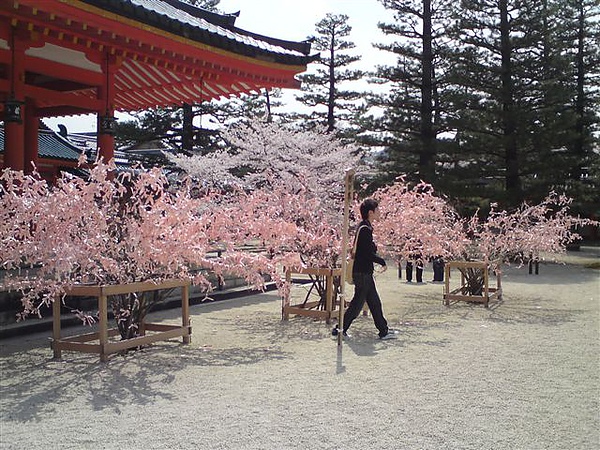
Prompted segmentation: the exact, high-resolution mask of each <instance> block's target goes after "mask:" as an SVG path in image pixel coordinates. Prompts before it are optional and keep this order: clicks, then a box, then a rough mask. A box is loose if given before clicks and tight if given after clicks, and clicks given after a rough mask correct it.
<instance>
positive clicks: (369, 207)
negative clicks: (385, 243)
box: [332, 198, 396, 339]
mask: <svg viewBox="0 0 600 450" xmlns="http://www.w3.org/2000/svg"><path fill="white" fill-rule="evenodd" d="M377 207H378V203H377V201H376V200H374V199H371V198H368V199H366V200H365V201H363V202H362V204H361V205H360V215H361V217H362V222H360V224H359V225H358V228H357V235H356V237H355V239H356V254H355V255H354V266H353V268H352V279H353V281H354V297H353V298H352V301H351V302H350V305H349V306H348V309H347V310H346V313H345V314H344V329H343V333H344V336H346V337H348V329H349V328H350V325H352V322H353V321H354V319H356V317H358V314H359V313H360V311H361V310H362V308H363V306H364V304H365V302H367V305H369V309H370V310H371V315H372V316H373V321H374V322H375V326H376V327H377V330H378V331H379V338H380V339H395V338H396V334H395V333H396V332H395V331H394V330H391V329H390V328H388V323H387V320H385V317H384V316H383V308H382V306H381V299H380V298H379V294H378V293H377V288H376V287H375V279H374V278H373V270H374V267H373V263H377V264H379V265H381V266H382V267H383V270H384V271H385V270H386V269H387V266H386V263H385V261H384V260H383V258H381V257H380V256H379V255H377V246H376V245H375V242H373V225H372V223H373V221H375V220H378V219H379V210H378V209H377ZM338 333H339V329H338V327H337V326H336V327H335V328H334V329H333V332H332V334H333V335H334V336H336V335H337V334H338Z"/></svg>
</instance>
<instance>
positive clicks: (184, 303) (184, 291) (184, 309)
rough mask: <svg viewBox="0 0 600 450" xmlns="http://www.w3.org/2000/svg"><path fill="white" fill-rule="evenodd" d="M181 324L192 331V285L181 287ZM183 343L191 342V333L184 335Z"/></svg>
mask: <svg viewBox="0 0 600 450" xmlns="http://www.w3.org/2000/svg"><path fill="white" fill-rule="evenodd" d="M181 325H182V326H183V327H184V328H186V327H187V330H188V333H189V332H190V285H189V284H186V285H185V286H183V287H182V288H181ZM183 343H184V344H189V343H190V335H189V334H187V335H184V336H183Z"/></svg>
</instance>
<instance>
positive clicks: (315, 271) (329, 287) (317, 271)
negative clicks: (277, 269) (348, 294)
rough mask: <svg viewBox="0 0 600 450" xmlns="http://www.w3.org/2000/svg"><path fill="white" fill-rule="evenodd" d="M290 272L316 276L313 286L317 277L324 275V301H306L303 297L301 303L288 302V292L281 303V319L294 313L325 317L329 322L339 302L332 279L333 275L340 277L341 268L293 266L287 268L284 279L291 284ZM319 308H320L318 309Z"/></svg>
mask: <svg viewBox="0 0 600 450" xmlns="http://www.w3.org/2000/svg"><path fill="white" fill-rule="evenodd" d="M292 274H303V275H309V276H311V278H312V277H313V276H314V277H317V279H316V280H312V283H313V286H314V285H315V283H316V282H317V281H318V278H319V277H325V302H324V304H323V301H322V300H318V301H310V302H309V301H308V297H307V299H305V301H304V302H303V303H298V304H294V305H292V304H290V298H289V293H288V296H287V297H286V298H284V299H283V305H282V317H283V320H289V318H290V314H296V315H299V316H308V317H314V318H316V319H321V320H322V319H325V322H326V323H329V322H330V321H331V319H332V318H333V317H337V311H338V308H339V302H338V301H337V300H336V298H335V297H337V295H336V293H335V290H334V283H333V279H334V278H335V277H338V278H339V277H341V275H342V269H328V268H317V267H293V268H288V269H286V271H285V279H286V281H287V283H288V284H290V285H291V282H292ZM319 308H320V309H319Z"/></svg>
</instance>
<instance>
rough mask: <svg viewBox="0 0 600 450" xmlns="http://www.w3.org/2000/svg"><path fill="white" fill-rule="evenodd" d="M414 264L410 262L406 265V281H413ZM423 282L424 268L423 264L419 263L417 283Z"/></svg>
mask: <svg viewBox="0 0 600 450" xmlns="http://www.w3.org/2000/svg"><path fill="white" fill-rule="evenodd" d="M412 273H413V263H412V262H410V261H408V262H407V263H406V281H412ZM422 282H423V266H422V265H421V263H417V283H422Z"/></svg>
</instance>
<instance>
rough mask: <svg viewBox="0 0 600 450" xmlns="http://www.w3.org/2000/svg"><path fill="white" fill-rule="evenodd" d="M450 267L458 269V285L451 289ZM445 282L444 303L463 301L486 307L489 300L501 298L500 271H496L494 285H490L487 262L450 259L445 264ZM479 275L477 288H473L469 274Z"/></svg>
mask: <svg viewBox="0 0 600 450" xmlns="http://www.w3.org/2000/svg"><path fill="white" fill-rule="evenodd" d="M452 269H457V270H458V271H460V285H459V286H458V287H457V288H454V289H452V290H451V288H450V284H451V282H450V279H451V273H452ZM444 270H445V282H444V304H445V305H446V306H448V305H450V301H463V302H475V303H483V304H484V305H485V307H486V308H487V307H488V306H489V304H490V301H491V300H501V299H502V282H501V275H500V271H496V286H495V287H490V285H489V284H490V283H489V281H490V280H489V278H490V277H489V271H490V266H489V264H488V263H484V262H480V261H450V262H447V263H446V265H445V268H444ZM471 274H473V275H476V276H478V277H481V279H480V280H478V283H477V284H478V286H477V289H475V290H474V289H473V284H471V283H470V281H471V280H469V275H471Z"/></svg>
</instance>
